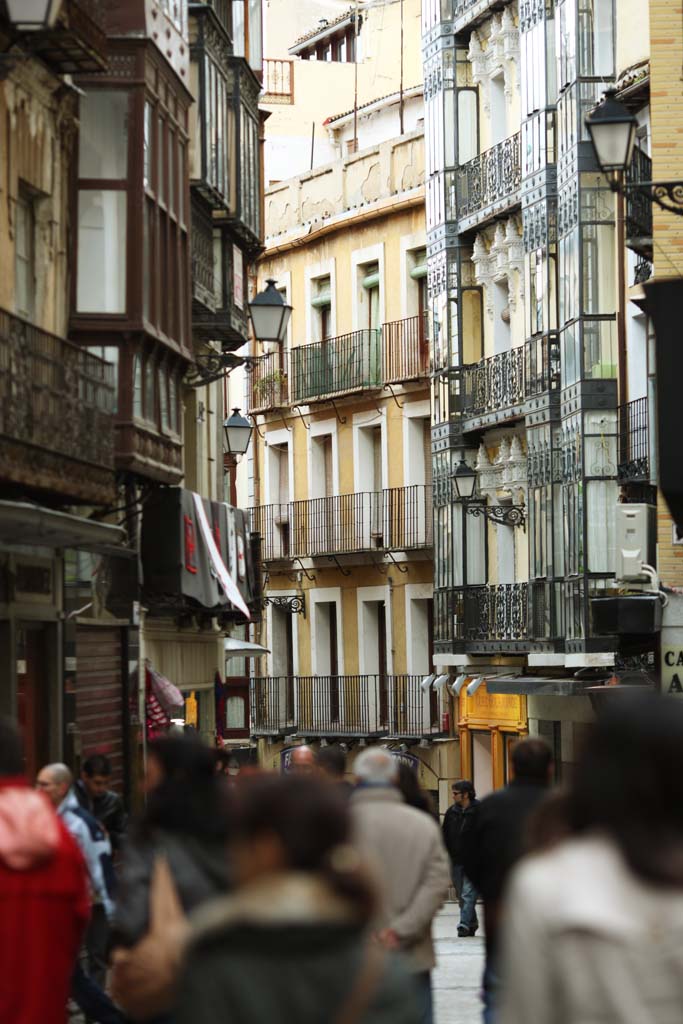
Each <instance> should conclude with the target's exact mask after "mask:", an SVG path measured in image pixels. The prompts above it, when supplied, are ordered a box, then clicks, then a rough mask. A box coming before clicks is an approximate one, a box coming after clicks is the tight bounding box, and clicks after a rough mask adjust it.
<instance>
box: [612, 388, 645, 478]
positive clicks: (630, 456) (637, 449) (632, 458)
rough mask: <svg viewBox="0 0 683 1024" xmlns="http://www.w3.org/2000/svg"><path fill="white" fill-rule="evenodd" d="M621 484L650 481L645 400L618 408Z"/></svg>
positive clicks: (637, 399) (618, 470)
mask: <svg viewBox="0 0 683 1024" xmlns="http://www.w3.org/2000/svg"><path fill="white" fill-rule="evenodd" d="M617 474H618V477H619V480H620V481H621V482H622V483H629V482H640V483H642V482H647V481H649V479H650V424H649V411H648V401H647V398H636V399H635V400H634V401H633V402H627V403H626V404H625V405H621V406H619V465H618V467H617Z"/></svg>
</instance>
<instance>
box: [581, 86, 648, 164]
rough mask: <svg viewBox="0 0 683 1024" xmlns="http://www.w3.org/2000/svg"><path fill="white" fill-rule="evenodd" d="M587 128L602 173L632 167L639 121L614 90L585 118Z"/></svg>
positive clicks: (608, 92)
mask: <svg viewBox="0 0 683 1024" xmlns="http://www.w3.org/2000/svg"><path fill="white" fill-rule="evenodd" d="M586 127H587V128H588V132H589V134H590V137H591V142H592V143H593V148H594V150H595V155H596V157H597V159H598V163H599V164H600V167H601V168H602V170H603V171H604V172H605V173H606V174H608V173H609V172H611V171H622V172H625V171H626V170H627V169H628V167H629V166H630V164H631V157H632V155H633V146H634V143H635V139H636V129H637V127H638V122H637V121H636V118H635V117H634V116H633V114H631V113H629V111H628V110H627V109H626V107H625V106H624V104H623V103H621V102H620V101H619V100H618V99H617V97H616V92H615V91H614V89H610V90H608V91H607V93H606V94H605V97H604V99H603V100H602V102H601V103H599V104H598V106H597V107H596V108H595V109H594V110H592V111H591V112H590V114H587V115H586Z"/></svg>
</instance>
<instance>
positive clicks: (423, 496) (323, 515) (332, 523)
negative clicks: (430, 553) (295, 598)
mask: <svg viewBox="0 0 683 1024" xmlns="http://www.w3.org/2000/svg"><path fill="white" fill-rule="evenodd" d="M251 517H252V518H251V529H252V531H254V532H255V533H259V534H260V535H261V544H262V548H261V552H262V559H263V561H264V562H273V561H281V560H286V559H291V558H318V557H326V556H329V555H353V554H369V553H373V552H377V553H380V554H381V553H382V552H385V551H414V550H418V549H421V548H430V547H431V546H432V488H431V486H429V485H427V484H414V485H412V486H411V487H392V488H390V489H387V490H384V491H364V492H357V493H355V494H338V495H334V496H331V497H326V498H312V499H310V500H308V501H290V502H287V503H283V504H274V505H260V506H258V507H256V508H253V509H251Z"/></svg>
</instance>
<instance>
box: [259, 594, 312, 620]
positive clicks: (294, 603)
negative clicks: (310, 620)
mask: <svg viewBox="0 0 683 1024" xmlns="http://www.w3.org/2000/svg"><path fill="white" fill-rule="evenodd" d="M269 604H270V605H272V606H273V607H274V608H283V609H284V610H285V611H286V612H289V614H290V615H303V617H304V618H306V597H305V595H304V594H293V595H291V596H289V597H288V596H286V595H285V594H272V595H268V596H267V597H264V598H263V606H264V608H265V607H266V606H267V605H269Z"/></svg>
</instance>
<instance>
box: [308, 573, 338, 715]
mask: <svg viewBox="0 0 683 1024" xmlns="http://www.w3.org/2000/svg"><path fill="white" fill-rule="evenodd" d="M307 599H308V609H307V614H308V616H309V619H310V623H311V626H310V629H311V675H314V676H317V675H328V673H327V672H323V671H321V667H320V659H319V655H318V626H317V621H316V605H319V604H335V605H336V606H337V645H338V649H337V668H338V675H340V676H343V675H345V671H344V614H343V611H344V609H343V605H342V590H341V587H314V588H313V589H312V590H309V591H308V593H307ZM343 703H344V688H343V687H341V686H340V687H339V705H340V710H341V708H342V706H343Z"/></svg>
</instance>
